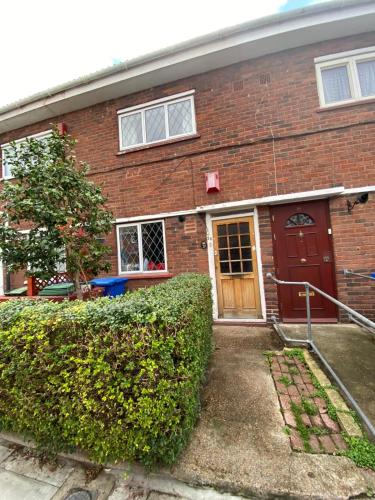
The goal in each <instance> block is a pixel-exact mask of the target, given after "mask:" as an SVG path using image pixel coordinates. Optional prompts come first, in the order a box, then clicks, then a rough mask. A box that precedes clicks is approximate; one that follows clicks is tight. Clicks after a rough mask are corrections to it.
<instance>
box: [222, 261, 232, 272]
mask: <svg viewBox="0 0 375 500" xmlns="http://www.w3.org/2000/svg"><path fill="white" fill-rule="evenodd" d="M220 272H221V273H222V274H224V273H230V270H229V262H220Z"/></svg>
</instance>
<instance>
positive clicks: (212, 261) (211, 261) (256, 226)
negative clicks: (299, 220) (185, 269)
mask: <svg viewBox="0 0 375 500" xmlns="http://www.w3.org/2000/svg"><path fill="white" fill-rule="evenodd" d="M249 216H250V217H253V218H254V232H255V248H256V255H257V266H258V279H259V294H260V304H261V311H262V318H255V319H252V318H248V319H247V318H240V319H237V318H234V319H222V318H219V310H218V303H217V287H216V271H215V254H214V240H213V225H212V221H214V220H223V219H234V218H238V217H249ZM206 228H207V251H208V269H209V274H210V278H211V284H212V304H213V318H214V320H217V321H221V322H223V323H225V322H230V323H232V322H236V321H237V322H240V323H244V322H248V323H264V322H265V320H266V298H265V294H264V283H263V269H262V256H261V249H260V235H259V221H258V211H257V208H256V207H254V209H252V210H251V211H250V212H246V213H232V214H230V215H222V216H220V214H217V213H215V214H212V215H211V214H210V213H208V212H207V213H206Z"/></svg>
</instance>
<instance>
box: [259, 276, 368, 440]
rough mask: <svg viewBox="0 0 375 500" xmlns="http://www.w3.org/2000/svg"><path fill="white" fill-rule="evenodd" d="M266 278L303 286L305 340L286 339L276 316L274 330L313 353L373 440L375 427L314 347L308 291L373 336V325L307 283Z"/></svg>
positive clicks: (276, 281)
mask: <svg viewBox="0 0 375 500" xmlns="http://www.w3.org/2000/svg"><path fill="white" fill-rule="evenodd" d="M267 278H269V279H271V280H272V281H273V282H274V283H277V284H278V285H292V286H303V287H304V288H305V291H306V322H307V339H306V340H303V339H294V338H291V337H288V336H287V335H285V333H284V332H283V329H282V328H281V326H280V324H279V322H278V321H277V318H276V316H271V319H272V321H273V323H274V325H275V329H276V331H277V333H278V334H279V335H280V336H281V338H282V339H283V340H284V341H285V342H287V343H288V342H289V343H293V344H301V345H305V346H306V347H308V348H309V349H310V350H311V351H313V352H314V353H315V354H316V355H317V356H318V358H319V359H320V361H321V362H322V363H323V365H324V367H325V368H326V370H327V371H328V373H329V374H330V376H331V377H332V379H333V380H334V381H335V382H336V384H337V385H338V387H339V388H340V390H341V391H342V393H343V394H344V396H345V397H346V399H347V400H348V402H349V404H350V405H351V406H352V407H353V408H354V410H355V411H356V412H357V413H358V415H359V417H360V418H361V420H362V422H363V423H364V424H365V426H366V427H367V429H368V431H369V433H370V434H371V436H372V437H373V438H374V439H375V427H374V425H373V424H372V422H371V420H370V419H369V418H368V417H367V415H366V414H365V413H364V411H363V410H362V408H361V407H360V406H359V404H358V403H357V401H356V400H355V399H354V398H353V396H352V395H351V393H350V392H349V390H348V389H347V388H346V386H345V384H344V383H343V382H342V380H341V379H340V377H339V376H338V375H337V373H336V372H335V371H334V370H333V368H332V367H331V365H330V364H329V362H328V361H327V360H326V358H325V357H324V356H323V354H322V353H321V352H320V350H319V349H318V347H317V346H316V344H315V342H314V338H313V331H312V324H311V307H310V290H314V291H315V292H316V293H318V294H319V295H321V296H322V297H324V298H325V299H327V300H329V301H330V302H333V304H335V305H336V306H337V307H339V308H340V309H343V310H344V311H346V312H347V313H348V316H349V319H351V320H353V321H354V322H355V323H356V324H358V325H360V326H363V327H365V328H366V330H367V331H369V332H370V333H371V334H372V335H375V323H374V322H373V321H371V320H370V319H368V318H366V317H365V316H363V315H362V314H360V313H359V312H357V311H355V310H354V309H352V308H351V307H349V306H347V305H345V304H343V303H342V302H340V301H339V300H337V299H334V298H333V297H331V296H330V295H328V294H327V293H325V292H323V290H320V289H319V288H317V287H316V286H314V285H312V284H311V283H309V282H308V281H282V280H278V279H277V278H275V277H274V276H273V275H272V274H271V273H267Z"/></svg>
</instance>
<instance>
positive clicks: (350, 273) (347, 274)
mask: <svg viewBox="0 0 375 500" xmlns="http://www.w3.org/2000/svg"><path fill="white" fill-rule="evenodd" d="M349 275H350V276H359V277H361V278H366V279H368V280H372V281H375V277H374V276H368V275H367V274H362V273H355V272H354V271H351V270H350V269H344V276H349Z"/></svg>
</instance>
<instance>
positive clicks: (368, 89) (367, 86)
mask: <svg viewBox="0 0 375 500" xmlns="http://www.w3.org/2000/svg"><path fill="white" fill-rule="evenodd" d="M357 69H358V77H359V83H360V85H361V94H362V96H363V97H366V96H369V95H375V59H374V60H372V61H364V62H361V63H357Z"/></svg>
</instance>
